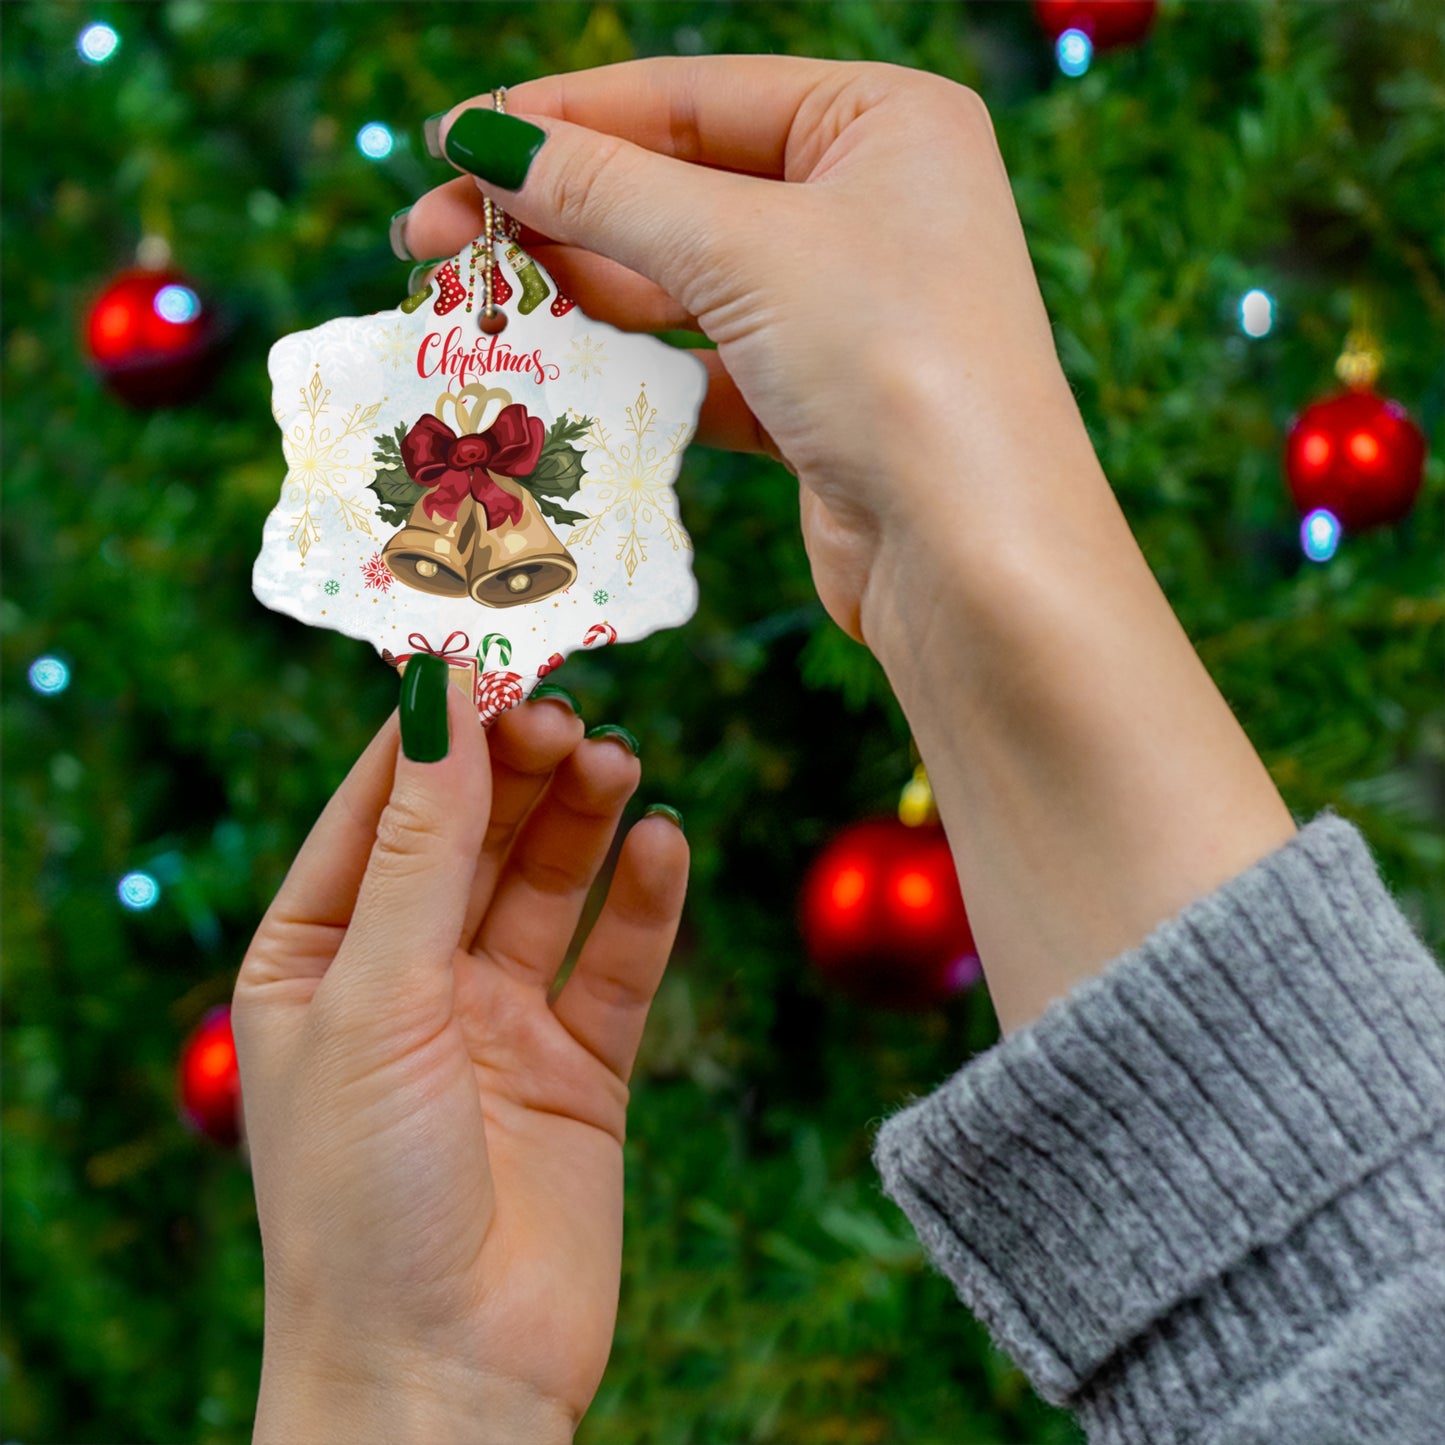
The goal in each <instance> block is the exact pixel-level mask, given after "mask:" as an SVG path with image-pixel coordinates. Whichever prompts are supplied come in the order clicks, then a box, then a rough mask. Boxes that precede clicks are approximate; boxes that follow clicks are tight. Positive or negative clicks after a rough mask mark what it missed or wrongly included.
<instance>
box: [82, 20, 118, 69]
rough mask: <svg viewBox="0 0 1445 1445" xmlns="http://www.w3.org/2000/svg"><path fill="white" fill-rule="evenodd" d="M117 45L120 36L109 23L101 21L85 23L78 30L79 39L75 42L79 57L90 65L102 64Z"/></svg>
mask: <svg viewBox="0 0 1445 1445" xmlns="http://www.w3.org/2000/svg"><path fill="white" fill-rule="evenodd" d="M119 47H120V36H119V35H117V34H116V33H115V31H114V30H113V29H112V28H111V27H110V26H109V25H106V24H103V23H101V22H97V23H96V24H94V25H87V26H86V27H85V29H84V30H82V31H81V32H80V39H79V40H77V41H76V42H75V48H76V50H78V51H79V52H80V58H81V59H82V60H84V61H87V62H89V64H91V65H104V64H105V62H106V61H107V60H109V59H110V57H111V56H112V55H114V54H115V52H116V51H117V49H119Z"/></svg>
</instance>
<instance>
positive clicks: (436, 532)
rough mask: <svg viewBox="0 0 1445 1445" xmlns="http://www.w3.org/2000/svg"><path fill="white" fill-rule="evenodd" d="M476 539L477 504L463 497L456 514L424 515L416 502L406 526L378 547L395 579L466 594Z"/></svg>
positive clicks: (423, 589) (448, 593)
mask: <svg viewBox="0 0 1445 1445" xmlns="http://www.w3.org/2000/svg"><path fill="white" fill-rule="evenodd" d="M476 539H477V504H476V503H475V502H474V501H473V500H472V499H471V497H464V498H463V499H462V504H461V506H460V507H458V508H457V514H456V516H455V517H454V518H453V519H452V520H451V521H450V522H448V521H447V520H446V519H445V518H444V517H429V516H427V512H426V507H425V506H424V505H423V503H422V502H418V503H417V504H416V506H414V507H413V508H412V509H411V516H410V517H409V518H408V519H407V523H406V526H404V527H403V528H402V529H401V531H399V532H398V533H397V534H396V535H395V536H394V537H392V539H391V540H390V541H389V542H388V543H387V544H386V546H385V547H383V548H382V549H381V560H382V561H383V562H385V563H386V565H387V567H388V568H389V569H390V571H391V574H392V575H393V576H394V577H395V578H396V579H397V581H398V582H405V583H406V585H407V586H408V587H415V588H416V589H417V590H418V591H420V592H433V593H436V594H437V595H438V596H441V597H465V596H466V595H467V590H468V588H469V586H470V583H469V580H468V579H469V577H470V575H471V566H472V559H473V553H474V551H475V548H476Z"/></svg>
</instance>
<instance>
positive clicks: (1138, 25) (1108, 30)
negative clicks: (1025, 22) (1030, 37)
mask: <svg viewBox="0 0 1445 1445" xmlns="http://www.w3.org/2000/svg"><path fill="white" fill-rule="evenodd" d="M1158 9H1159V4H1158V0H1034V14H1035V16H1037V17H1038V22H1039V24H1040V26H1042V27H1043V30H1044V33H1045V34H1046V35H1047V36H1048V37H1049V39H1050V40H1057V39H1058V38H1059V36H1061V35H1062V34H1063V33H1064V31H1066V30H1082V31H1083V32H1084V34H1085V35H1087V36H1088V37H1089V39H1090V41H1091V42H1092V43H1093V46H1094V49H1095V50H1111V49H1113V48H1114V47H1115V46H1119V45H1134V44H1136V43H1137V42H1138V41H1140V40H1142V39H1143V38H1144V37H1145V36H1146V35H1147V34H1148V33H1149V27H1150V26H1151V25H1153V23H1154V14H1155V12H1156V11H1157V10H1158Z"/></svg>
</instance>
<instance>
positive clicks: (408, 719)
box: [401, 652, 450, 763]
mask: <svg viewBox="0 0 1445 1445" xmlns="http://www.w3.org/2000/svg"><path fill="white" fill-rule="evenodd" d="M447 681H448V677H447V665H446V663H444V662H443V661H442V660H441V658H439V657H433V656H432V655H431V654H430V653H427V652H419V653H415V654H413V655H412V656H411V657H409V658H408V659H407V664H406V671H405V672H404V673H402V675H401V750H402V752H404V753H405V754H406V755H407V757H409V758H410V759H411V760H412V762H414V763H435V762H439V761H440V760H441V759H442V758H444V757H446V755H447V747H448V745H449V742H450V739H449V737H448V735H447Z"/></svg>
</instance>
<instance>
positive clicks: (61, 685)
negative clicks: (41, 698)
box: [30, 657, 70, 697]
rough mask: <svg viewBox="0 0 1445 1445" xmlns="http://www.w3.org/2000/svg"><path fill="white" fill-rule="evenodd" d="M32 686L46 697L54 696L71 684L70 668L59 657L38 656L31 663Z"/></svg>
mask: <svg viewBox="0 0 1445 1445" xmlns="http://www.w3.org/2000/svg"><path fill="white" fill-rule="evenodd" d="M30 686H31V687H33V688H34V689H35V691H36V692H39V693H43V694H44V695H45V696H46V697H54V695H55V694H56V693H58V692H64V691H65V689H66V688H67V687H69V686H70V669H69V668H68V667H67V666H66V665H65V664H64V663H63V662H62V661H61V660H60V659H59V658H58V657H37V658H36V659H35V661H34V662H32V663H31V664H30Z"/></svg>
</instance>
